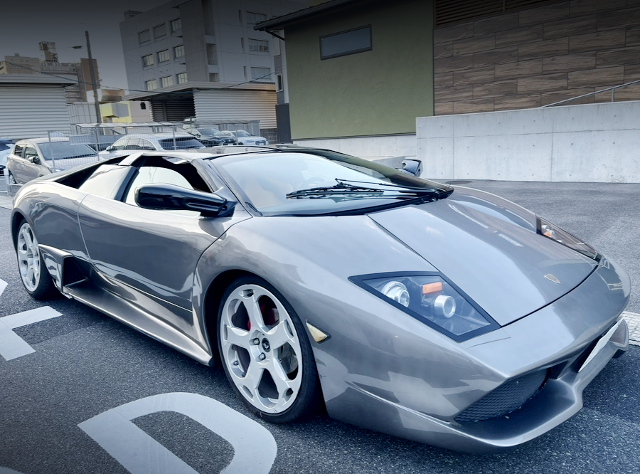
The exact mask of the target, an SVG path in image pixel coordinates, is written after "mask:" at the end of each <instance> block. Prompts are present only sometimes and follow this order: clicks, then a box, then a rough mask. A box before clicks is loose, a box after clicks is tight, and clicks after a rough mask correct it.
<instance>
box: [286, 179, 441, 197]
mask: <svg viewBox="0 0 640 474" xmlns="http://www.w3.org/2000/svg"><path fill="white" fill-rule="evenodd" d="M336 181H337V182H338V184H335V185H333V186H323V187H319V188H309V189H300V190H298V191H293V192H292V193H289V194H287V195H286V197H287V198H288V199H301V198H314V197H315V198H321V197H324V196H329V195H331V196H335V195H345V194H375V195H376V197H379V196H380V195H382V194H383V193H385V192H396V193H400V196H393V197H405V196H406V197H413V196H437V195H438V192H437V191H435V190H433V189H425V188H416V187H409V186H401V185H396V184H387V183H375V182H369V181H349V180H346V179H340V178H336ZM349 183H362V184H370V185H374V186H376V187H366V186H359V185H354V184H349ZM388 187H392V188H395V189H389V188H388ZM389 197H392V196H389Z"/></svg>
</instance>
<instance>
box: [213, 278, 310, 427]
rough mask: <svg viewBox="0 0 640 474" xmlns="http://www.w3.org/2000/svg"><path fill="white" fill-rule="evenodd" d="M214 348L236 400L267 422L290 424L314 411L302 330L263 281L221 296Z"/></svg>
mask: <svg viewBox="0 0 640 474" xmlns="http://www.w3.org/2000/svg"><path fill="white" fill-rule="evenodd" d="M218 349H219V351H220V357H221V359H222V366H223V367H224V371H225V373H226V375H227V378H228V379H229V382H230V383H231V386H232V387H233V388H234V390H235V391H236V393H237V395H238V396H239V397H240V398H241V399H242V400H243V401H244V402H245V403H246V404H247V406H248V407H249V408H250V409H251V411H253V412H254V413H256V414H257V415H259V416H261V417H262V418H264V419H266V420H267V421H271V422H274V423H288V422H290V421H294V420H298V419H301V418H304V417H305V416H308V415H310V414H311V413H313V412H314V411H315V410H316V409H317V408H318V406H319V404H320V399H321V397H320V390H319V383H318V374H317V370H316V366H315V361H314V358H313V353H312V350H311V345H310V343H309V340H308V339H307V336H306V333H305V331H304V327H303V326H302V323H301V322H300V320H299V319H298V316H297V315H296V314H295V312H294V310H293V308H292V307H291V306H290V305H289V303H288V302H287V301H286V300H285V299H284V297H283V296H282V295H280V293H278V291H277V290H276V289H275V288H273V287H272V286H271V285H269V284H268V283H267V282H266V281H264V280H262V279H260V278H257V277H241V278H238V279H237V280H235V281H234V282H233V283H231V285H229V287H228V288H227V290H226V291H225V292H224V295H223V297H222V302H221V305H220V309H219V311H218Z"/></svg>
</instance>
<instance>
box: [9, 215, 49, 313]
mask: <svg viewBox="0 0 640 474" xmlns="http://www.w3.org/2000/svg"><path fill="white" fill-rule="evenodd" d="M16 253H17V254H18V270H19V271H20V278H21V279H22V284H23V285H24V288H25V289H26V290H27V293H29V295H31V297H32V298H34V299H36V300H43V299H48V298H51V297H53V296H54V295H56V294H57V289H56V287H55V286H54V285H53V280H51V276H50V275H49V272H48V271H47V269H46V268H45V264H44V260H43V258H42V255H41V254H40V249H39V248H38V240H37V239H36V236H35V234H34V233H33V229H32V228H31V226H30V225H29V223H27V222H23V223H22V224H21V225H20V230H18V239H17V244H16Z"/></svg>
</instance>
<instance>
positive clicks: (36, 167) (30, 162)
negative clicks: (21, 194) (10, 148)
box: [22, 143, 42, 183]
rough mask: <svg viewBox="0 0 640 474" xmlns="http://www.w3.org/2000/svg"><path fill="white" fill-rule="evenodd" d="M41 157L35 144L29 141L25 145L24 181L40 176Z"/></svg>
mask: <svg viewBox="0 0 640 474" xmlns="http://www.w3.org/2000/svg"><path fill="white" fill-rule="evenodd" d="M41 162H42V160H41V158H40V155H39V154H38V150H37V148H36V147H35V145H33V144H31V143H29V144H27V146H25V147H24V161H23V169H22V179H23V182H25V183H26V182H28V181H31V180H32V179H36V178H37V177H38V176H40V174H41V173H40V166H41Z"/></svg>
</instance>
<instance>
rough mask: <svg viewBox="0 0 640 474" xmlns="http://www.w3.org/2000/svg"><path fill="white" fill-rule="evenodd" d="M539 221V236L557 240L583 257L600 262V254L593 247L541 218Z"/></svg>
mask: <svg viewBox="0 0 640 474" xmlns="http://www.w3.org/2000/svg"><path fill="white" fill-rule="evenodd" d="M537 220H538V222H537V227H538V234H540V235H544V236H545V237H548V238H549V239H551V240H555V241H556V242H558V243H559V244H562V245H564V246H565V247H569V248H570V249H573V250H575V251H576V252H580V253H581V254H582V255H585V256H587V257H589V258H592V259H594V260H598V252H596V251H595V250H594V249H593V248H591V246H589V245H587V244H585V243H584V242H582V241H581V240H580V239H579V238H577V237H574V236H573V235H571V234H570V233H569V232H567V231H565V230H562V229H561V228H560V227H558V226H557V225H554V224H552V223H551V222H548V221H546V220H544V219H543V218H541V217H538V218H537Z"/></svg>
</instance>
